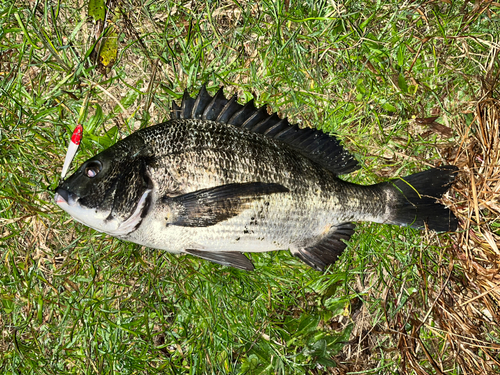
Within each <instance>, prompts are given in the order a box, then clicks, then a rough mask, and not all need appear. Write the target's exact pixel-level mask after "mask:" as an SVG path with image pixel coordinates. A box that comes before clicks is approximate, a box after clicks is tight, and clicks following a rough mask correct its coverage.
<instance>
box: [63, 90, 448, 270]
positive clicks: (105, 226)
mask: <svg viewBox="0 0 500 375" xmlns="http://www.w3.org/2000/svg"><path fill="white" fill-rule="evenodd" d="M171 118H172V119H171V120H170V121H167V122H164V123H162V124H158V125H155V126H151V127H149V128H145V129H142V130H139V131H137V132H135V133H133V134H132V135H130V136H128V137H127V138H125V139H123V140H122V141H120V142H118V143H116V144H115V145H113V146H112V147H110V148H108V149H107V150H104V151H103V152H101V153H100V154H98V155H96V156H94V157H93V158H91V159H89V160H87V161H86V162H85V163H83V164H82V165H81V166H80V167H79V168H78V170H77V171H76V172H75V173H74V174H73V175H72V176H70V177H69V178H68V179H66V180H65V181H63V182H61V184H60V185H59V187H58V188H57V190H56V196H55V200H56V203H57V204H58V205H59V206H60V207H61V208H62V209H63V210H65V211H66V212H68V213H69V214H70V215H71V216H72V217H73V218H74V219H75V220H77V221H79V222H81V223H83V224H85V225H88V226H89V227H91V228H94V229H96V230H98V231H100V232H105V233H108V234H110V235H112V236H115V237H118V238H120V239H123V240H127V241H132V242H135V243H138V244H141V245H145V246H148V247H152V248H157V249H163V250H167V251H169V252H172V253H189V254H192V255H195V256H198V257H201V258H203V259H207V260H210V261H213V262H216V263H220V264H223V265H227V266H233V267H238V268H242V269H246V270H251V269H253V265H252V263H251V262H250V260H249V259H248V258H247V257H246V256H245V255H243V254H242V252H263V251H272V250H284V249H289V250H290V251H291V252H292V254H293V255H295V256H297V257H298V258H300V259H301V260H302V261H304V262H305V263H307V264H308V265H309V266H311V267H313V268H315V269H317V270H324V269H325V268H326V267H327V266H329V265H330V264H333V263H334V262H335V261H336V260H337V258H338V256H339V255H340V254H341V253H342V251H343V250H344V248H345V247H346V244H345V242H344V241H347V240H349V238H350V237H351V235H352V234H353V232H354V224H353V223H352V222H355V221H372V222H376V223H388V224H396V225H401V226H411V227H413V228H425V227H426V226H427V227H428V228H429V229H431V230H435V231H454V230H456V228H457V219H456V218H455V216H454V215H453V214H452V213H451V212H450V210H449V209H448V208H446V207H444V206H443V205H441V204H439V203H437V202H436V198H440V197H441V196H442V194H444V193H445V192H446V190H447V189H448V187H449V186H450V184H451V183H452V182H453V180H454V178H455V175H456V172H457V168H456V167H453V166H443V167H440V168H435V169H430V170H427V171H425V172H421V173H417V174H414V175H411V176H409V177H405V178H403V179H397V180H392V181H389V182H383V183H380V184H376V185H370V186H361V185H356V184H352V183H349V182H345V181H343V180H341V179H339V178H338V177H337V176H338V175H343V174H347V173H350V172H352V171H354V170H356V169H358V168H359V166H358V163H357V162H356V160H355V159H354V158H353V157H352V156H351V155H350V154H349V153H348V152H347V151H346V150H344V149H343V147H342V146H341V145H340V143H339V141H338V140H337V139H336V138H335V137H333V136H329V135H328V134H325V133H323V132H321V131H319V130H315V129H309V128H307V129H300V128H299V127H298V126H297V125H293V126H292V125H290V124H289V123H288V121H287V120H286V119H280V118H279V117H278V116H277V115H276V114H273V115H269V114H268V113H267V111H266V109H265V108H264V107H262V108H260V109H257V108H255V106H254V105H253V102H249V103H247V104H246V105H240V104H238V103H237V102H236V97H232V98H231V99H226V98H225V97H224V94H223V92H222V89H221V90H219V91H218V92H217V94H216V95H215V96H213V97H212V96H210V95H209V94H208V92H207V91H206V89H205V88H204V87H203V88H202V89H201V91H200V93H199V94H198V96H197V97H196V98H194V99H193V98H191V97H190V96H189V95H188V94H187V93H186V94H185V95H184V97H183V99H182V104H181V106H180V107H178V106H176V105H175V103H174V109H173V111H172V113H171Z"/></svg>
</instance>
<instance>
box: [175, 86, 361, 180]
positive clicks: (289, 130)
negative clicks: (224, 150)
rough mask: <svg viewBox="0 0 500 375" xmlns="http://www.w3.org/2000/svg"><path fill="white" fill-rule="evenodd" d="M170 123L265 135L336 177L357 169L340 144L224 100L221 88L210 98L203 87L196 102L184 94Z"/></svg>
mask: <svg viewBox="0 0 500 375" xmlns="http://www.w3.org/2000/svg"><path fill="white" fill-rule="evenodd" d="M170 117H171V118H172V119H202V120H211V121H217V122H221V123H224V124H230V125H234V126H236V127H241V128H245V129H248V130H249V131H251V132H254V133H259V134H264V135H265V136H267V137H270V138H274V139H277V140H279V141H281V142H283V143H286V144H288V145H289V146H291V147H292V148H293V149H295V150H297V151H298V152H300V153H301V154H302V155H304V156H305V157H307V158H309V159H311V160H313V161H314V162H316V163H318V164H319V165H321V166H322V167H323V168H326V169H328V170H329V171H331V172H333V173H335V174H336V175H342V174H348V173H350V172H352V171H355V170H357V169H359V168H360V167H359V164H358V162H357V161H356V159H354V157H353V156H352V155H351V154H350V153H349V152H348V151H347V150H345V149H344V148H343V147H342V145H341V144H340V142H339V140H338V139H337V138H336V137H334V136H331V135H329V134H326V133H323V132H322V131H321V130H318V129H312V128H304V129H301V128H299V126H298V125H291V124H290V123H289V122H288V120H287V119H286V118H283V119H282V118H280V117H279V116H278V115H277V114H276V113H273V114H271V115H269V114H268V113H267V110H266V107H265V106H264V107H260V108H256V107H255V105H254V103H253V100H251V101H249V102H248V103H246V104H244V105H241V104H239V103H238V102H237V97H236V95H235V96H233V97H231V98H230V99H227V98H226V97H225V96H224V93H223V89H222V87H221V88H220V89H219V91H217V93H216V94H215V95H214V96H210V94H209V93H208V92H207V89H206V87H205V85H203V86H202V88H201V89H200V92H199V93H198V95H197V96H196V97H195V98H191V97H190V96H189V94H188V93H187V91H185V92H184V96H183V97H182V102H181V105H180V107H179V106H178V105H177V104H176V103H175V102H174V103H172V112H171V114H170Z"/></svg>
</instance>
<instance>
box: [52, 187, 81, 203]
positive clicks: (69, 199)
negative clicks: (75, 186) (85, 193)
mask: <svg viewBox="0 0 500 375" xmlns="http://www.w3.org/2000/svg"><path fill="white" fill-rule="evenodd" d="M79 199H80V197H78V196H77V195H76V194H74V193H72V192H70V191H68V190H66V189H63V188H61V187H58V188H57V189H56V194H55V196H54V200H55V201H56V204H57V205H58V206H61V205H64V204H67V205H68V206H74V205H75V204H76V203H77V202H78V200H79Z"/></svg>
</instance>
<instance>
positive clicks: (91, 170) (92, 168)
mask: <svg viewBox="0 0 500 375" xmlns="http://www.w3.org/2000/svg"><path fill="white" fill-rule="evenodd" d="M101 166H102V165H101V162H100V161H97V160H94V161H91V162H90V163H88V164H87V165H86V166H85V171H84V174H85V176H87V177H88V178H94V177H95V176H97V175H98V174H99V172H100V171H101Z"/></svg>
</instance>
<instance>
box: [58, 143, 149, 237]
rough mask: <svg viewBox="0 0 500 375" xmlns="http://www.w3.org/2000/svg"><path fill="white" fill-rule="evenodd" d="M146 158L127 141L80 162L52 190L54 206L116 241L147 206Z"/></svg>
mask: <svg viewBox="0 0 500 375" xmlns="http://www.w3.org/2000/svg"><path fill="white" fill-rule="evenodd" d="M149 158H150V157H149V156H148V155H147V152H146V149H145V147H144V144H143V142H142V140H141V139H138V137H128V138H126V139H124V140H122V141H121V142H118V143H117V144H115V145H113V146H112V147H110V148H108V149H106V150H104V151H103V152H101V153H99V154H97V155H96V156H94V157H92V158H90V159H88V160H87V161H86V162H84V163H83V164H82V165H81V166H80V167H79V168H78V169H77V170H76V172H75V173H74V174H73V175H71V176H70V177H68V178H67V179H66V180H64V181H62V182H61V183H60V184H59V186H58V187H57V189H56V194H55V197H54V199H55V202H56V204H57V205H59V207H61V208H62V209H63V210H64V211H66V212H67V213H69V214H70V215H71V216H72V217H73V218H74V219H75V220H77V221H79V222H81V223H83V224H85V225H87V226H89V227H91V228H94V229H96V230H98V231H100V232H105V233H108V234H111V235H113V236H117V237H124V236H126V235H127V234H129V233H131V232H133V231H134V230H135V229H137V228H138V227H139V225H140V223H141V222H142V219H143V218H144V216H145V215H146V214H147V212H148V209H149V206H150V203H151V192H152V189H153V183H152V181H151V179H150V178H149V175H148V172H147V162H148V159H149Z"/></svg>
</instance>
